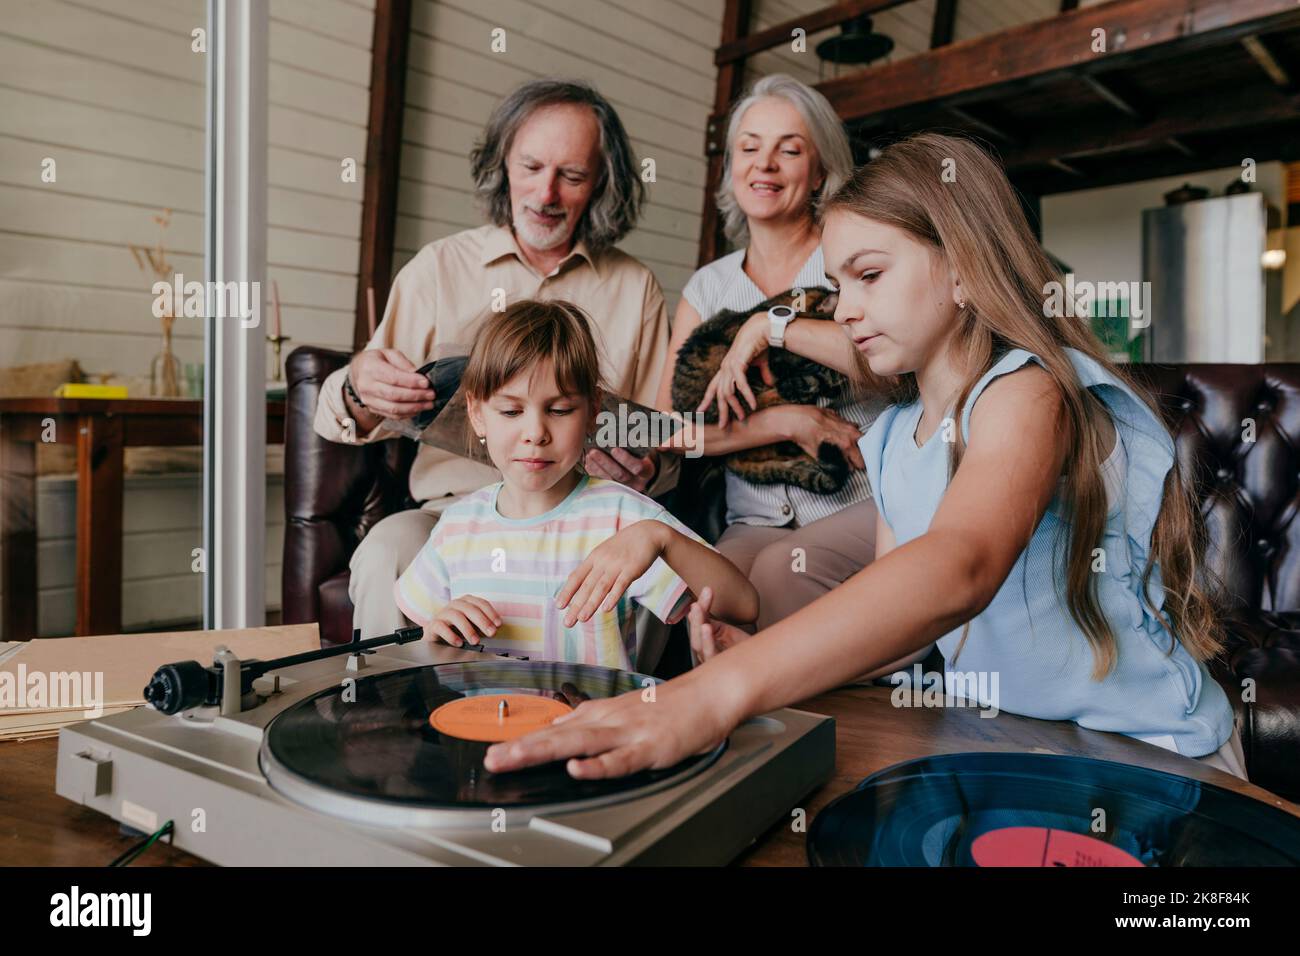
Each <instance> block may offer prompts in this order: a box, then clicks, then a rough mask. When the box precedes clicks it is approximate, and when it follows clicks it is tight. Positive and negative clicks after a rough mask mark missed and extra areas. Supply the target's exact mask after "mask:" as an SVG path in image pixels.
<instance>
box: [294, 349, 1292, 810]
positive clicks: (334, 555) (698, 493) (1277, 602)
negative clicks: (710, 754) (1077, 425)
mask: <svg viewBox="0 0 1300 956" xmlns="http://www.w3.org/2000/svg"><path fill="white" fill-rule="evenodd" d="M347 359H348V356H347V355H346V354H344V353H341V352H333V351H328V350H325V349H317V348H309V347H304V348H298V349H295V350H294V352H293V353H292V354H291V355H290V356H289V361H288V365H287V367H288V381H289V392H288V409H287V418H286V423H285V446H286V448H285V452H286V454H285V458H286V463H287V464H286V469H285V471H286V474H285V493H284V502H285V519H286V520H285V534H284V571H283V616H284V620H285V622H287V623H295V622H303V621H319V622H320V625H321V640H322V642H324V643H339V642H341V641H345V640H348V639H349V638H350V636H351V626H352V623H351V622H352V605H351V602H350V601H349V599H348V590H347V581H348V559H349V557H350V555H351V554H352V551H353V550H354V549H355V548H356V545H357V542H358V541H360V539H361V538H362V537H364V536H365V534H366V532H367V531H368V530H369V529H370V528H371V527H372V526H373V525H374V524H375V523H376V522H377V521H379V520H380V519H381V518H383V517H384V516H385V515H388V514H390V513H392V512H393V511H396V510H399V509H401V508H407V507H414V506H415V502H413V501H411V500H410V495H409V491H408V488H407V472H408V471H409V469H410V465H411V461H412V459H413V458H414V454H415V446H414V444H413V443H412V442H410V441H408V440H405V439H401V440H396V441H385V442H380V443H376V444H373V445H366V446H348V445H341V444H336V443H333V442H328V441H325V440H323V439H321V438H319V437H318V436H317V435H316V433H315V432H314V431H313V429H312V420H313V417H314V415H315V409H316V398H317V395H318V394H319V390H320V385H321V382H322V381H323V380H324V379H325V377H326V376H327V375H329V374H330V372H332V371H334V370H335V369H337V368H341V367H342V366H343V364H344V363H345V362H346V361H347ZM1132 371H1133V373H1134V375H1135V377H1136V378H1137V379H1138V380H1139V381H1140V382H1141V383H1142V384H1144V385H1146V386H1147V387H1149V388H1150V389H1151V390H1152V391H1153V392H1154V393H1155V394H1157V395H1158V396H1159V397H1160V401H1161V405H1162V408H1163V411H1164V413H1165V415H1166V419H1167V421H1168V423H1169V425H1170V428H1171V429H1173V431H1174V434H1175V438H1176V442H1177V447H1178V453H1179V456H1180V460H1181V461H1182V463H1183V466H1184V468H1185V469H1188V472H1189V473H1190V474H1192V475H1194V476H1195V479H1196V483H1197V489H1198V494H1199V499H1200V501H1201V502H1202V508H1203V512H1204V514H1205V516H1206V521H1207V525H1208V527H1209V531H1210V538H1211V555H1210V561H1211V563H1212V564H1213V566H1214V568H1215V570H1216V571H1217V572H1218V573H1219V575H1220V576H1221V577H1222V579H1223V580H1224V582H1225V584H1226V586H1227V591H1228V594H1229V596H1230V600H1231V602H1232V607H1231V609H1230V611H1229V612H1228V623H1229V633H1230V637H1229V641H1228V646H1227V648H1226V649H1225V650H1224V652H1223V654H1222V655H1221V656H1220V658H1219V659H1218V660H1216V661H1215V662H1214V663H1213V666H1212V668H1211V670H1212V672H1213V673H1214V675H1215V677H1216V678H1217V679H1218V680H1219V681H1220V683H1221V684H1222V685H1223V686H1224V687H1225V688H1226V689H1227V691H1228V697H1229V699H1230V700H1232V702H1233V706H1234V708H1235V710H1236V717H1237V723H1238V726H1239V728H1240V730H1241V737H1242V744H1243V746H1244V748H1245V752H1246V763H1247V768H1248V771H1249V773H1250V778H1251V780H1253V781H1254V782H1255V783H1258V784H1259V785H1260V786H1263V787H1265V788H1267V789H1270V790H1272V791H1274V792H1276V793H1278V794H1282V795H1284V796H1288V797H1291V798H1297V797H1300V520H1297V519H1298V516H1300V447H1298V443H1300V364H1297V365H1289V364H1288V365H1183V366H1154V365H1145V366H1135V367H1134V368H1133V369H1132ZM1248 420H1249V421H1248ZM1251 423H1253V425H1252V424H1251ZM1252 438H1253V441H1252V440H1250V439H1252ZM685 464H686V465H687V467H686V468H685V469H684V470H683V480H682V484H681V486H680V487H681V488H683V489H691V490H692V491H693V493H691V494H684V495H682V496H681V497H680V501H679V502H674V501H671V500H669V501H666V503H667V504H668V505H669V506H670V507H672V508H673V510H674V511H675V512H676V513H677V514H678V515H679V516H680V517H682V519H683V520H685V521H686V522H687V523H688V524H690V525H691V526H692V527H694V528H695V529H696V530H697V531H699V532H700V533H701V534H703V535H705V537H707V538H709V540H715V539H716V537H717V534H718V532H719V531H720V530H721V518H722V511H721V494H722V480H721V475H720V471H719V469H718V468H717V467H716V466H710V465H708V464H707V463H705V461H704V460H703V459H701V460H698V461H694V462H692V461H688V462H686V463H685ZM685 654H686V650H685V648H684V647H683V640H682V635H681V632H680V630H679V631H678V634H677V636H676V639H675V640H674V641H672V642H670V647H669V650H668V651H667V652H666V654H665V660H664V661H663V662H661V666H660V668H659V669H658V670H657V671H656V673H657V674H659V675H660V676H669V675H671V674H672V673H676V672H680V670H681V669H682V668H684V667H685V666H686V662H685V656H684V655H685Z"/></svg>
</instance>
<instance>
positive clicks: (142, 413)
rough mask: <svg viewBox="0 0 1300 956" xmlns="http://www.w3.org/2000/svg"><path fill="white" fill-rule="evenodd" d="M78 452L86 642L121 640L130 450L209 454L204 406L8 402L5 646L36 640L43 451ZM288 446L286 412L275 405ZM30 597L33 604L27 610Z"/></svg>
mask: <svg viewBox="0 0 1300 956" xmlns="http://www.w3.org/2000/svg"><path fill="white" fill-rule="evenodd" d="M51 436H52V437H53V440H56V441H60V442H67V441H76V443H77V563H76V571H77V586H76V602H77V626H76V634H77V636H87V635H91V634H116V633H118V632H119V631H121V630H122V488H123V458H124V449H126V448H128V447H137V446H145V445H148V446H164V447H175V446H181V445H202V444H203V402H201V401H199V400H197V399H168V398H151V399H103V398H95V399H90V398H3V399H0V576H3V581H4V622H3V623H4V638H5V640H9V641H26V640H30V639H31V638H34V637H35V636H36V444H37V442H41V441H49V440H51ZM266 438H267V441H268V442H269V443H270V444H281V443H283V442H284V402H282V401H276V402H267V403H266ZM28 595H30V600H28Z"/></svg>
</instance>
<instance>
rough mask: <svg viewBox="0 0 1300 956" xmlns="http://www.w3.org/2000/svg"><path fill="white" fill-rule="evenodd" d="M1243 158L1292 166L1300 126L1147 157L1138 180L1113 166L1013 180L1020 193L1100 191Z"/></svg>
mask: <svg viewBox="0 0 1300 956" xmlns="http://www.w3.org/2000/svg"><path fill="white" fill-rule="evenodd" d="M1242 156H1250V157H1251V158H1253V159H1254V160H1256V161H1257V162H1260V163H1266V162H1272V161H1273V160H1282V161H1283V162H1291V161H1294V160H1297V159H1300V126H1296V127H1293V128H1292V129H1291V130H1288V131H1285V132H1280V133H1279V132H1273V133H1270V134H1268V135H1266V136H1257V137H1251V138H1247V139H1244V140H1238V139H1234V140H1233V141H1232V142H1229V143H1224V144H1222V145H1218V146H1215V147H1214V148H1206V149H1203V150H1200V149H1198V150H1196V151H1195V154H1194V155H1192V156H1184V155H1182V154H1181V153H1176V152H1174V151H1173V150H1170V151H1169V152H1167V153H1165V154H1164V155H1163V156H1152V155H1144V156H1142V158H1141V160H1139V161H1136V162H1137V168H1138V169H1140V175H1139V176H1136V177H1135V175H1134V165H1133V164H1129V163H1123V162H1111V163H1108V164H1106V165H1104V166H1101V167H1095V168H1086V167H1085V168H1082V169H1076V172H1081V173H1082V175H1081V176H1075V175H1068V174H1064V175H1063V173H1062V172H1061V171H1056V170H1054V169H1052V168H1051V167H1039V168H1038V170H1037V171H1035V172H1033V173H1030V172H1024V173H1021V174H1018V175H1016V176H1014V177H1012V182H1013V183H1015V185H1016V188H1017V189H1020V190H1023V191H1025V192H1028V193H1031V194H1036V195H1044V196H1046V195H1052V194H1054V193H1062V192H1073V191H1075V190H1079V189H1097V188H1100V187H1102V186H1115V185H1118V184H1121V183H1131V182H1133V181H1134V179H1135V178H1138V179H1160V178H1162V177H1166V176H1183V175H1187V174H1189V173H1196V172H1203V171H1204V170H1206V169H1215V168H1218V167H1238V168H1239V167H1240V164H1241V157H1242ZM1225 185H1226V184H1225Z"/></svg>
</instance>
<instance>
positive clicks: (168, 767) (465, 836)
mask: <svg viewBox="0 0 1300 956" xmlns="http://www.w3.org/2000/svg"><path fill="white" fill-rule="evenodd" d="M349 660H351V658H349V657H346V656H345V657H339V658H331V659H326V660H318V661H312V662H310V663H305V664H299V665H295V666H292V667H288V668H285V669H284V670H281V671H276V672H274V675H275V676H277V677H278V678H279V692H278V693H270V695H269V696H268V698H267V699H266V700H265V702H264V703H261V704H260V705H258V706H255V707H251V708H250V709H247V710H244V711H243V712H240V713H236V714H232V715H229V716H222V715H220V714H219V713H218V710H217V708H215V707H205V708H200V709H198V710H196V711H192V712H188V713H184V714H177V715H175V716H166V715H164V714H162V713H159V712H158V711H155V710H153V709H151V708H145V707H142V708H138V709H136V710H133V711H129V712H127V713H124V714H118V715H115V716H112V717H105V718H100V719H98V720H92V721H87V722H85V723H81V724H76V725H74V726H72V727H69V728H65V729H63V730H62V731H61V732H60V734H59V756H58V770H57V777H56V785H55V789H56V792H57V793H58V794H59V795H60V796H63V797H66V798H67V799H69V800H72V801H74V802H76V803H80V804H83V805H85V806H87V807H90V808H92V809H95V810H98V811H100V812H102V813H105V814H107V815H109V816H111V817H113V818H114V819H115V820H119V821H121V822H123V823H126V824H128V825H130V826H132V827H135V828H136V829H139V830H142V831H145V832H152V831H153V830H155V829H157V828H158V827H160V826H162V825H163V824H164V823H165V822H166V821H168V820H171V821H173V823H174V827H175V831H174V836H173V838H172V840H173V845H174V846H176V847H178V848H180V849H183V850H185V851H187V852H189V853H193V854H194V855H196V856H199V857H202V858H203V859H206V860H210V861H212V862H214V863H219V864H223V865H245V866H248V865H253V866H265V865H270V866H338V865H354V866H355V865H397V866H413V865H433V864H446V865H542V866H589V865H625V864H651V865H654V864H660V865H701V864H724V863H727V862H729V861H731V860H732V859H734V858H735V857H736V856H737V855H738V854H739V853H740V852H741V851H742V850H744V849H745V848H746V847H747V846H748V845H749V844H750V843H752V842H753V841H754V840H755V839H756V838H757V837H758V836H759V835H761V834H762V833H763V832H764V831H765V830H767V829H768V828H769V827H770V826H772V824H774V823H776V822H777V821H779V820H783V819H785V820H788V819H790V812H791V809H792V808H793V807H795V806H796V805H797V804H798V802H799V801H800V800H801V798H803V797H804V796H805V795H807V794H808V793H809V792H811V791H812V790H814V789H815V788H816V787H818V786H819V785H821V784H822V783H824V782H825V781H826V780H828V779H829V778H830V776H831V773H832V771H833V769H834V762H835V730H834V721H833V720H832V719H830V718H828V717H822V716H818V715H815V714H809V713H805V712H803V711H798V710H792V709H785V710H779V711H774V712H772V713H770V714H767V715H765V716H763V717H759V718H755V719H753V720H750V721H747V722H746V723H744V724H743V725H741V726H740V727H739V728H737V729H736V730H735V731H734V732H733V733H732V735H731V737H730V738H729V740H728V743H727V746H726V747H725V748H724V749H723V750H722V752H721V753H720V754H718V755H717V756H716V758H715V759H713V760H712V762H707V763H706V764H705V765H704V766H703V768H702V769H699V770H698V771H697V772H693V773H686V774H683V775H682V776H681V777H676V778H673V779H671V780H668V781H664V782H661V783H659V784H657V785H655V786H653V787H649V788H646V789H643V790H639V791H633V792H631V793H630V794H628V795H625V796H621V797H619V798H615V799H610V800H607V801H598V802H595V803H593V802H586V803H581V802H580V803H578V804H576V805H575V804H572V803H570V804H565V805H551V806H541V807H527V808H509V809H506V810H497V811H495V812H485V811H483V810H459V809H451V810H442V809H440V810H437V811H434V812H426V813H425V814H423V815H419V814H417V815H415V816H406V817H399V818H394V817H392V816H385V817H377V818H376V819H382V822H381V823H370V822H365V821H366V820H367V819H368V818H367V816H366V814H365V813H364V812H361V813H358V812H357V810H356V808H355V807H352V808H348V807H335V806H331V805H330V800H329V795H328V794H326V795H325V797H326V799H325V800H324V801H323V802H322V801H321V800H319V799H317V800H312V799H310V798H308V797H305V796H304V795H303V794H299V793H294V792H292V791H293V787H292V786H286V785H285V783H284V782H283V781H278V784H279V787H280V789H279V790H277V789H276V788H275V787H273V786H272V785H271V783H270V782H268V779H267V775H266V774H264V772H263V766H264V765H265V764H264V762H263V761H260V760H259V753H260V752H261V751H262V750H263V740H264V733H265V730H266V728H267V726H268V725H269V724H270V723H271V721H272V720H273V719H274V718H275V717H276V716H277V715H279V714H280V713H282V712H284V711H285V710H286V709H288V708H290V707H292V706H293V705H294V704H296V703H298V702H299V701H301V700H303V699H304V698H307V697H310V696H312V695H313V694H315V693H317V692H319V691H321V690H323V689H327V688H331V687H337V686H339V684H340V682H341V680H343V678H344V677H346V676H348V675H349V674H350V673H351V674H353V675H354V676H356V677H357V678H358V679H361V678H362V677H365V676H369V675H372V674H380V673H385V672H389V671H397V670H402V669H409V668H412V667H419V666H425V665H430V664H446V663H454V662H460V661H481V660H483V656H482V655H480V654H473V653H469V652H464V651H458V650H455V649H454V648H448V647H445V646H441V645H433V644H429V643H426V642H417V643H413V644H402V645H396V646H389V647H384V648H382V649H380V650H378V651H376V652H373V653H370V654H367V655H365V658H364V665H363V668H362V669H361V670H360V671H353V670H350V669H349V668H348V666H347V662H348V661H349ZM269 680H270V678H260V679H259V684H260V685H261V688H260V689H263V690H264V691H268V692H269V690H270V688H269V686H268V685H267V684H266V682H267V681H269ZM282 791H285V792H282ZM286 792H289V793H290V795H286ZM316 796H317V797H319V796H320V795H319V794H317V795H316ZM322 807H325V808H326V809H321V808H322ZM363 810H364V808H363Z"/></svg>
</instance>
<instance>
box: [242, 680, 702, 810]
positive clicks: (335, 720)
mask: <svg viewBox="0 0 1300 956" xmlns="http://www.w3.org/2000/svg"><path fill="white" fill-rule="evenodd" d="M649 680H650V679H649V678H645V677H642V676H641V675H637V674H630V673H626V672H624V671H619V670H614V669H611V668H606V667H590V666H586V665H580V664H564V663H551V662H524V661H510V660H500V661H497V660H484V661H481V662H480V661H474V662H467V663H458V664H443V665H437V666H427V667H416V668H408V669H404V670H398V671H388V672H385V673H382V674H376V675H374V676H369V677H358V678H357V680H356V682H355V684H354V685H351V686H350V687H348V686H341V687H332V688H330V689H329V690H325V691H322V692H320V693H318V694H316V695H314V696H312V697H309V698H307V699H306V700H303V701H300V702H299V703H298V704H296V705H294V706H293V707H291V708H289V709H288V710H286V711H285V712H284V713H282V714H280V715H279V716H277V717H276V718H275V719H274V720H273V721H272V722H271V724H270V726H269V727H268V729H267V732H266V736H265V738H264V742H263V749H262V768H263V771H264V772H265V773H266V774H267V778H268V780H269V782H270V783H271V785H272V786H273V787H274V788H275V789H277V790H279V791H281V792H282V793H285V794H286V795H288V796H291V797H292V798H294V799H297V800H299V801H300V802H305V803H309V804H312V805H315V806H316V807H317V808H318V809H322V810H325V811H326V812H335V813H340V814H342V815H344V816H349V817H353V818H360V819H363V820H365V821H366V822H374V823H377V824H384V823H412V822H419V818H413V817H411V816H410V815H409V814H408V815H407V816H405V817H403V816H400V815H398V816H393V815H391V814H389V815H387V816H386V815H385V812H384V809H385V807H389V808H398V809H399V810H400V809H407V810H418V809H420V808H427V809H435V810H472V809H479V810H488V809H496V808H506V809H509V808H526V807H541V806H553V805H557V804H558V805H564V804H574V803H581V802H584V801H601V800H605V801H609V800H613V799H617V798H619V797H621V796H624V795H627V796H634V795H637V793H638V791H643V790H646V789H647V788H657V787H656V785H660V786H662V785H663V784H664V782H666V781H672V780H675V779H677V778H679V777H682V776H683V775H688V774H689V773H691V772H694V771H695V770H697V769H702V768H703V766H705V765H707V763H709V762H711V760H712V758H713V757H714V756H716V752H715V753H714V754H712V755H707V756H701V757H694V758H691V759H690V760H687V761H685V762H684V763H682V764H679V765H678V766H677V767H674V768H672V769H669V770H663V771H655V772H643V773H639V774H635V775H633V776H629V777H624V778H619V779H612V780H574V779H573V778H572V777H570V776H569V774H568V773H567V772H566V770H565V768H564V764H563V762H556V763H552V764H547V765H544V766H540V767H533V768H529V769H526V770H520V771H515V772H511V773H502V774H493V773H490V772H488V771H487V770H486V769H485V768H484V766H483V755H484V753H485V752H486V751H487V748H488V747H489V746H490V744H489V743H487V742H483V741H477V740H465V739H460V738H458V737H453V736H450V735H447V734H443V733H440V732H439V731H437V730H435V729H434V727H433V726H431V724H430V721H429V717H430V714H431V713H432V712H433V711H435V710H436V709H438V708H439V707H441V706H442V705H444V704H446V703H448V702H451V701H455V700H459V699H462V698H467V697H475V696H478V695H506V694H509V695H537V696H541V697H545V698H549V699H552V700H556V701H561V702H563V703H564V704H567V705H568V706H570V707H573V706H577V704H579V703H580V702H582V701H584V700H587V699H590V698H602V697H612V696H615V695H617V694H622V693H626V692H628V691H643V690H644V687H645V686H646V682H648V681H649Z"/></svg>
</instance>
